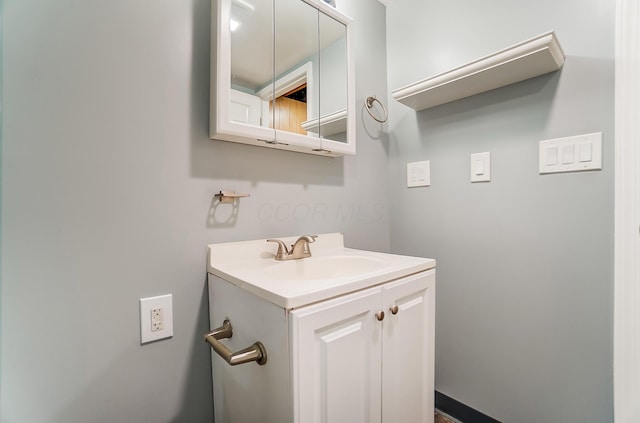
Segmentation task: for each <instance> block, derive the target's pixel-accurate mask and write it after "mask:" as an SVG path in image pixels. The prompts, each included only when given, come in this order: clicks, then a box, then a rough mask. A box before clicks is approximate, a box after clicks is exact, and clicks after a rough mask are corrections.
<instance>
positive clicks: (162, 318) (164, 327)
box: [140, 294, 173, 344]
mask: <svg viewBox="0 0 640 423" xmlns="http://www.w3.org/2000/svg"><path fill="white" fill-rule="evenodd" d="M172 303H173V296H172V295H171V294H167V295H159V296H157V297H149V298H140V343H141V344H146V343H147V342H151V341H157V340H159V339H164V338H170V337H172V336H173V304H172Z"/></svg>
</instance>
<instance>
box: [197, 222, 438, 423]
mask: <svg viewBox="0 0 640 423" xmlns="http://www.w3.org/2000/svg"><path fill="white" fill-rule="evenodd" d="M295 240H296V238H290V239H283V241H284V242H285V244H287V245H289V244H293V242H294V241H295ZM309 246H310V250H311V253H312V256H311V257H308V258H304V259H299V260H288V261H276V260H275V259H274V257H275V254H276V252H277V247H278V246H277V245H276V244H275V243H269V242H267V241H266V240H254V241H246V242H236V243H227V244H213V245H210V246H209V257H208V272H209V279H208V282H209V307H210V319H211V322H210V323H211V327H212V328H215V327H219V326H221V325H223V322H225V321H227V324H228V325H229V326H232V328H233V329H232V332H233V334H232V336H230V337H229V336H228V335H230V332H231V331H230V330H229V333H226V334H225V335H224V336H222V338H228V339H220V340H219V341H217V340H214V341H210V342H212V345H213V344H214V343H216V344H217V343H221V344H224V346H223V347H222V349H226V348H228V349H229V350H231V351H236V350H242V349H245V348H247V347H248V346H250V345H252V344H253V345H258V346H259V347H260V348H261V353H260V357H259V360H258V361H260V362H261V363H262V364H258V362H257V361H250V362H246V363H244V364H239V365H234V366H231V365H229V364H228V363H227V362H226V361H225V360H224V359H223V358H222V357H221V356H219V355H218V354H216V352H215V351H214V350H212V362H213V385H214V409H215V418H216V420H215V421H216V423H245V422H270V423H286V422H296V423H312V422H330V423H338V422H354V423H356V422H362V423H365V422H367V423H369V422H385V423H396V422H416V423H417V422H433V398H434V386H433V380H434V370H433V369H434V302H435V260H433V259H426V258H418V257H408V256H399V255H392V254H383V253H377V252H370V251H363V250H354V249H350V248H345V247H344V244H343V237H342V235H341V234H323V235H319V236H318V237H317V239H316V242H313V243H311V244H310V245H309ZM208 340H211V337H209V339H208ZM255 343H258V344H255ZM217 346H218V347H220V345H217ZM250 354H251V353H250ZM227 358H228V357H227Z"/></svg>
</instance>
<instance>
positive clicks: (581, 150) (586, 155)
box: [578, 142, 593, 163]
mask: <svg viewBox="0 0 640 423" xmlns="http://www.w3.org/2000/svg"><path fill="white" fill-rule="evenodd" d="M591 150H592V148H591V143H590V142H581V143H580V144H578V160H579V161H580V162H582V163H584V162H590V161H591V158H592V157H593V154H592V152H591Z"/></svg>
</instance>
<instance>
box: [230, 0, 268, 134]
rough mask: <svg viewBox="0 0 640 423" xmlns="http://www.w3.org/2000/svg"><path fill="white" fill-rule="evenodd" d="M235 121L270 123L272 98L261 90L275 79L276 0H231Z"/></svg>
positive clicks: (232, 95)
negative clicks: (274, 31) (260, 92)
mask: <svg viewBox="0 0 640 423" xmlns="http://www.w3.org/2000/svg"><path fill="white" fill-rule="evenodd" d="M229 18H230V19H229V28H230V30H231V81H230V84H231V95H230V104H229V117H230V120H231V121H232V122H236V123H244V124H248V125H254V126H267V125H268V123H269V119H268V116H267V113H268V110H269V100H270V99H269V98H266V99H264V98H262V97H261V96H260V94H259V91H260V90H261V89H262V88H263V87H265V86H266V85H269V84H271V83H272V81H273V76H272V75H273V41H272V37H273V32H272V28H273V0H231V12H230V17H229Z"/></svg>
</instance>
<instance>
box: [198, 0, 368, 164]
mask: <svg viewBox="0 0 640 423" xmlns="http://www.w3.org/2000/svg"><path fill="white" fill-rule="evenodd" d="M233 1H236V0H212V1H211V80H210V95H211V97H210V116H209V137H210V138H211V139H214V140H222V141H231V142H237V143H242V144H249V145H255V146H261V147H268V148H274V149H280V150H288V151H297V152H301V153H308V154H315V155H322V156H329V157H338V156H342V155H345V154H356V106H355V103H356V101H355V96H356V93H355V69H354V60H353V50H352V48H353V46H352V44H353V27H352V23H353V20H352V19H351V18H350V17H348V16H346V15H345V14H343V13H342V12H340V11H338V10H337V9H336V8H334V7H332V6H330V5H327V4H326V3H325V2H324V1H322V0H298V1H300V2H303V3H306V4H307V5H309V6H311V7H312V8H314V9H316V10H317V11H318V13H322V14H324V15H326V16H328V17H330V18H332V19H334V20H335V21H337V22H339V23H341V24H343V25H344V26H345V32H346V58H345V59H346V67H347V69H346V73H347V74H346V89H347V93H346V97H347V98H346V109H344V110H332V111H330V112H329V113H325V114H324V115H321V116H311V117H310V118H308V119H307V121H305V122H303V125H302V127H303V128H304V129H305V130H309V128H310V127H312V126H314V127H315V128H316V129H318V130H319V131H322V132H325V131H328V132H326V133H327V134H330V133H333V134H335V133H336V132H340V133H342V132H344V133H345V137H346V142H342V141H336V140H332V139H327V138H325V137H321V136H315V135H316V134H315V131H314V132H313V133H312V134H311V135H309V134H307V135H303V134H296V133H293V132H288V131H284V130H280V129H274V128H270V127H266V126H258V125H252V124H247V123H242V122H237V121H232V120H231V116H230V115H231V113H230V104H231V96H232V87H231V29H230V24H229V22H230V16H231V6H232V3H233ZM277 2H278V0H273V2H272V13H274V12H273V8H274V7H275V5H276V4H277ZM318 16H319V17H318V20H319V19H320V15H318ZM271 36H272V39H273V37H275V34H274V31H273V28H272V31H271ZM317 54H320V52H319V51H318V53H317ZM272 56H273V52H272ZM271 59H272V61H274V60H275V58H274V57H272V58H271ZM316 71H317V70H312V69H311V66H310V64H309V63H306V64H302V65H301V66H300V67H299V68H297V69H295V70H293V71H291V72H289V73H288V74H286V75H284V76H279V77H278V79H277V80H276V79H275V76H274V77H273V78H274V80H275V83H274V85H273V88H271V86H269V87H267V88H266V89H263V90H262V94H263V95H264V93H265V92H266V93H268V94H271V95H274V94H276V93H278V92H281V91H282V90H283V87H287V86H290V84H292V83H293V81H300V80H306V82H307V83H311V81H312V72H316ZM316 78H319V80H320V81H322V75H316ZM288 84H289V85H288ZM309 95H310V97H309V99H308V101H318V98H317V95H318V93H315V92H313V91H311V92H309ZM314 120H317V121H318V124H317V125H315V124H313V123H312V122H311V121H314Z"/></svg>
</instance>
